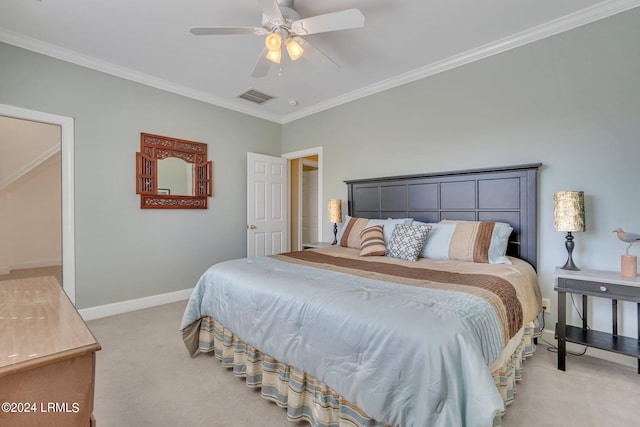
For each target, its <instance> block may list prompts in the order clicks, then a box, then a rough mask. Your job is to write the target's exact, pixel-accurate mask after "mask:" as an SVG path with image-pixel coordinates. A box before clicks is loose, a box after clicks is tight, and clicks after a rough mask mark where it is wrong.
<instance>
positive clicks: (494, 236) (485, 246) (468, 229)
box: [440, 220, 513, 264]
mask: <svg viewBox="0 0 640 427" xmlns="http://www.w3.org/2000/svg"><path fill="white" fill-rule="evenodd" d="M440 224H455V229H453V234H452V235H451V237H450V240H449V253H448V259H458V260H461V261H473V262H482V263H490V264H511V261H509V259H508V258H507V257H505V256H504V255H505V252H506V250H507V244H508V243H509V236H510V235H511V232H512V231H513V228H512V227H511V226H509V224H505V223H500V222H492V221H446V220H443V221H441V222H440Z"/></svg>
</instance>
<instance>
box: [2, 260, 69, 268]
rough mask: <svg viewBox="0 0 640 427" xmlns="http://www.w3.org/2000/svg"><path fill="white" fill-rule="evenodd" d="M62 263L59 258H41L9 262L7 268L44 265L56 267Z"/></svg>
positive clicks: (41, 266)
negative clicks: (16, 262) (15, 262)
mask: <svg viewBox="0 0 640 427" xmlns="http://www.w3.org/2000/svg"><path fill="white" fill-rule="evenodd" d="M60 265H62V260H61V259H43V260H36V261H26V262H21V263H18V264H11V265H10V266H9V270H10V271H13V270H26V269H28V268H44V267H57V266H60Z"/></svg>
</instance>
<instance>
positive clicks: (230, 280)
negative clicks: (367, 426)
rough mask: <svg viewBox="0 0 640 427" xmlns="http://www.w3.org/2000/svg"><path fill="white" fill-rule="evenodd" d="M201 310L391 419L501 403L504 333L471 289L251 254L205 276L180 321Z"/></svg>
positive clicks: (458, 417)
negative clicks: (498, 372) (495, 368)
mask: <svg viewBox="0 0 640 427" xmlns="http://www.w3.org/2000/svg"><path fill="white" fill-rule="evenodd" d="M202 316H211V317H214V318H215V319H216V320H218V321H219V322H220V323H222V324H223V325H225V326H226V327H227V328H229V329H230V330H231V331H232V332H233V333H234V335H236V336H237V337H239V338H240V339H242V340H243V341H245V342H247V343H249V344H251V345H252V346H254V347H255V348H257V349H259V350H260V351H262V352H264V353H266V354H268V355H270V356H272V357H274V358H275V359H277V360H279V361H281V362H283V363H286V364H288V365H291V366H295V367H297V368H299V369H302V370H303V371H305V372H307V373H308V374H310V375H313V376H314V377H316V378H317V379H319V380H320V381H322V382H324V383H325V384H327V385H328V386H329V387H331V388H332V389H333V390H334V391H336V392H337V393H339V394H340V395H342V396H343V397H345V398H346V399H348V400H349V401H351V402H353V403H354V404H356V405H358V406H359V407H360V408H362V409H363V410H365V411H366V412H367V413H368V415H369V416H371V417H373V418H375V419H377V420H379V421H382V422H384V423H387V424H390V425H396V426H403V427H411V426H425V427H426V426H429V427H437V426H442V427H451V426H491V425H492V422H493V418H494V415H495V414H496V412H498V411H501V410H503V409H504V404H503V401H502V398H501V396H500V393H499V392H498V390H497V388H496V386H495V384H494V381H493V379H492V377H491V375H490V373H489V370H488V365H489V364H490V363H491V362H493V361H494V359H495V358H496V357H497V356H498V354H499V353H500V351H501V350H502V349H503V347H504V342H505V337H504V336H503V333H502V331H501V327H500V322H499V319H498V318H497V315H496V312H495V310H494V309H493V307H492V306H491V305H490V304H489V303H488V302H487V301H485V299H483V298H481V297H479V296H477V295H472V294H468V293H464V292H452V291H447V290H442V289H428V288H423V287H415V286H407V285H399V284H395V283H391V282H387V281H382V280H375V279H371V278H366V277H359V276H354V275H351V274H346V273H344V272H339V271H329V270H324V269H320V268H314V267H309V266H306V265H298V264H291V263H288V262H283V261H281V260H278V259H274V258H246V259H238V260H232V261H227V262H223V263H220V264H216V265H214V266H212V267H211V268H209V269H208V270H207V271H206V272H205V273H204V274H203V275H202V277H201V278H200V280H199V281H198V283H197V285H196V287H195V289H194V291H193V294H192V296H191V299H190V301H189V303H188V305H187V308H186V311H185V313H184V317H183V319H182V325H181V329H184V328H186V327H187V326H189V325H190V324H191V323H193V322H194V321H196V320H198V319H199V318H200V317H202Z"/></svg>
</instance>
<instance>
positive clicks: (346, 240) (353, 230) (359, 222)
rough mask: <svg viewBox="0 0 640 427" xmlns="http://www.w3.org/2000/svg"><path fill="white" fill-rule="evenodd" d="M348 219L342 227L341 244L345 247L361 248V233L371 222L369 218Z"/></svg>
mask: <svg viewBox="0 0 640 427" xmlns="http://www.w3.org/2000/svg"><path fill="white" fill-rule="evenodd" d="M348 219H349V220H348V221H347V222H346V223H345V224H344V226H343V227H342V230H341V233H340V240H339V242H338V243H339V244H340V246H344V247H345V248H354V249H360V246H361V245H362V238H361V237H360V233H361V232H362V230H364V229H365V228H367V224H368V223H369V219H368V218H358V217H348Z"/></svg>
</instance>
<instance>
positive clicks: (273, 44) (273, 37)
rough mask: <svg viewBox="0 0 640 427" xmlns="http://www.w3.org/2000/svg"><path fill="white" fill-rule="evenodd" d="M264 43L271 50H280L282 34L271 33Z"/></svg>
mask: <svg viewBox="0 0 640 427" xmlns="http://www.w3.org/2000/svg"><path fill="white" fill-rule="evenodd" d="M264 45H265V46H266V47H267V49H269V51H274V50H280V46H282V36H281V35H280V34H279V33H271V34H269V35H268V36H267V37H265V39H264Z"/></svg>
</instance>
